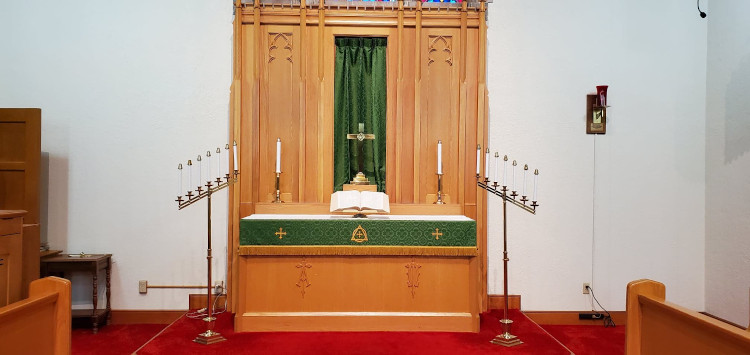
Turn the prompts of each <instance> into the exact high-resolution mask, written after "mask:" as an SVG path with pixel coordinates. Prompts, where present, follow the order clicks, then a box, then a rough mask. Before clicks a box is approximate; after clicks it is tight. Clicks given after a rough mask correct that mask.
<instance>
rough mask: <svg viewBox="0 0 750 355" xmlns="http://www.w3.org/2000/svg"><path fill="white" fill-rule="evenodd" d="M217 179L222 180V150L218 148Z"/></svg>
mask: <svg viewBox="0 0 750 355" xmlns="http://www.w3.org/2000/svg"><path fill="white" fill-rule="evenodd" d="M216 177H217V178H219V179H221V148H219V147H216Z"/></svg>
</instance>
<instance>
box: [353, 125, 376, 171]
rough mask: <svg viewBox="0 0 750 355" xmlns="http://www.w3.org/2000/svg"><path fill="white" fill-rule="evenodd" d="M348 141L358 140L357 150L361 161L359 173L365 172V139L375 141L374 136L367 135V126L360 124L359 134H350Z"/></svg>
mask: <svg viewBox="0 0 750 355" xmlns="http://www.w3.org/2000/svg"><path fill="white" fill-rule="evenodd" d="M346 139H356V140H357V150H358V151H359V154H358V158H359V159H358V160H359V172H360V173H361V172H362V171H364V170H365V160H364V159H365V157H364V148H363V147H364V141H365V139H375V135H374V134H369V133H367V134H366V133H365V124H364V123H360V124H359V133H357V134H354V133H350V134H347V135H346Z"/></svg>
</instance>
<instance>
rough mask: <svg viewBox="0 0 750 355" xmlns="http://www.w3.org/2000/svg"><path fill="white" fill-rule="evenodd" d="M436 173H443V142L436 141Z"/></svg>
mask: <svg viewBox="0 0 750 355" xmlns="http://www.w3.org/2000/svg"><path fill="white" fill-rule="evenodd" d="M437 158H438V159H437V160H438V162H437V163H438V164H437V173H438V174H442V173H443V142H441V141H438V147H437Z"/></svg>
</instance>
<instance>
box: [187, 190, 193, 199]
mask: <svg viewBox="0 0 750 355" xmlns="http://www.w3.org/2000/svg"><path fill="white" fill-rule="evenodd" d="M186 196H187V198H188V201H190V200H191V199H192V198H193V191H188V193H187V195H186Z"/></svg>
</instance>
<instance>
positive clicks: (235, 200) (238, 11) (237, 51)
mask: <svg viewBox="0 0 750 355" xmlns="http://www.w3.org/2000/svg"><path fill="white" fill-rule="evenodd" d="M233 50H234V65H233V74H232V86H231V87H230V94H229V95H230V96H229V102H230V105H229V106H230V111H229V112H230V116H229V141H230V142H233V141H235V140H237V141H241V140H240V131H239V130H240V122H241V112H242V1H241V0H235V4H234V43H233ZM220 148H221V149H223V148H224V147H220ZM230 159H232V158H230ZM230 159H228V160H227V161H229V160H230ZM239 192H240V189H239V185H231V186H229V192H228V194H227V195H228V196H227V197H228V203H229V209H228V214H229V215H228V216H227V219H228V220H227V233H228V235H229V240H228V241H227V270H229V272H228V273H227V306H228V307H229V310H230V311H234V310H235V309H237V304H236V302H237V298H236V297H234V291H236V290H238V285H239V283H238V277H239V268H238V267H237V265H239V259H238V258H239V256H238V247H239Z"/></svg>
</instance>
